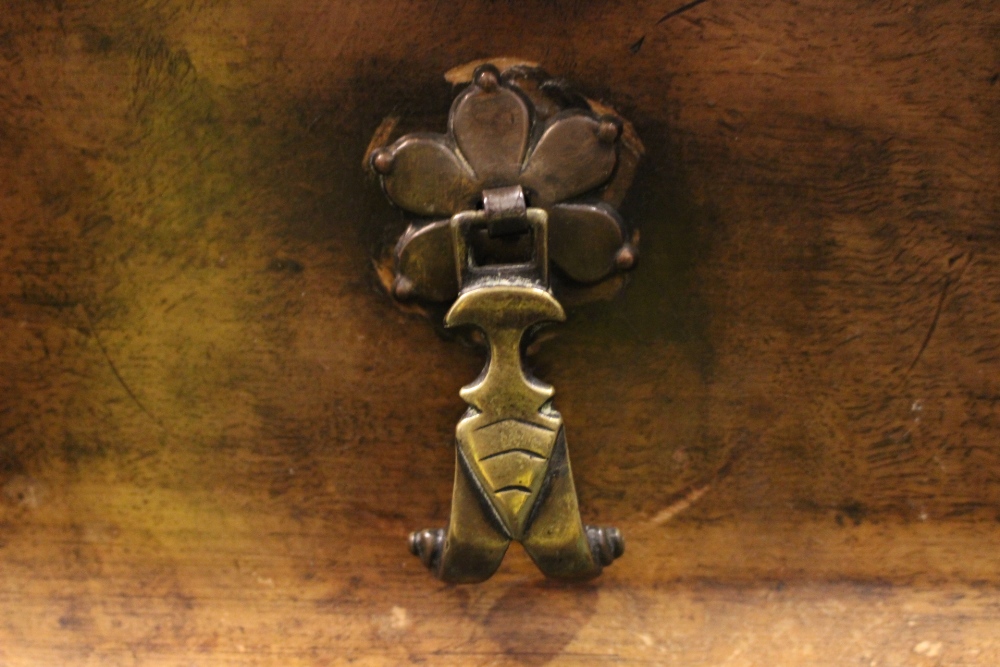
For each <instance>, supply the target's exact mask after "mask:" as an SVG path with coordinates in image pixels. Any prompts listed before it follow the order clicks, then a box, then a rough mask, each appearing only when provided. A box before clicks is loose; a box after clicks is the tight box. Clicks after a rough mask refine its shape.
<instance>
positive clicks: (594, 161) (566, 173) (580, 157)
mask: <svg viewBox="0 0 1000 667" xmlns="http://www.w3.org/2000/svg"><path fill="white" fill-rule="evenodd" d="M600 128H601V122H600V121H599V120H597V119H596V118H594V117H593V116H590V115H588V114H585V113H582V112H579V111H569V112H563V113H560V114H557V115H556V116H554V117H553V118H552V119H551V120H550V121H549V122H548V123H547V126H546V128H545V131H544V132H543V133H542V136H541V138H540V139H539V140H538V143H537V144H535V148H534V150H532V152H531V154H530V155H528V157H527V160H526V162H525V165H524V169H523V171H522V172H521V181H520V182H521V185H522V186H523V187H524V188H525V189H526V190H528V192H529V200H530V204H531V206H541V207H548V206H551V205H553V204H555V203H557V202H561V201H565V200H567V199H569V198H571V197H576V196H577V195H581V194H583V193H585V192H587V191H589V190H592V189H594V188H596V187H598V186H599V185H602V184H603V183H604V182H605V181H607V180H608V179H609V178H610V177H611V174H612V172H613V171H614V168H615V161H616V159H617V158H616V155H617V154H616V151H615V144H614V141H610V142H609V141H602V140H601V139H600V137H599V136H598V134H599V130H600Z"/></svg>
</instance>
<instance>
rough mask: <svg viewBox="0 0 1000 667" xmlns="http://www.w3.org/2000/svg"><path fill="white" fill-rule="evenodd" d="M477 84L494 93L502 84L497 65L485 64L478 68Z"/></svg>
mask: <svg viewBox="0 0 1000 667" xmlns="http://www.w3.org/2000/svg"><path fill="white" fill-rule="evenodd" d="M476 85H477V86H479V88H481V89H482V90H484V91H486V92H487V93H492V92H493V91H494V90H496V89H497V87H498V86H499V85H500V73H499V72H497V70H496V68H495V67H492V66H490V65H483V66H482V67H480V68H479V69H478V70H476Z"/></svg>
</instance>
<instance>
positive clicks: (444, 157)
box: [382, 134, 483, 217]
mask: <svg viewBox="0 0 1000 667" xmlns="http://www.w3.org/2000/svg"><path fill="white" fill-rule="evenodd" d="M388 151H389V156H390V159H391V164H390V165H389V166H388V173H386V174H385V175H384V176H383V178H382V183H383V185H384V187H385V191H386V194H387V195H389V198H390V199H392V201H394V202H395V203H396V205H397V206H399V207H400V208H402V209H404V210H406V211H409V212H410V213H414V214H416V215H423V216H427V217H440V216H446V215H453V214H455V213H458V212H459V211H464V210H466V209H470V208H475V205H476V200H477V198H478V197H479V193H480V192H481V191H482V189H483V188H482V184H481V183H479V182H478V181H477V180H476V177H475V175H474V174H473V173H472V172H471V171H470V170H469V168H468V167H467V166H466V165H465V164H464V163H463V162H462V161H461V160H460V159H459V157H458V156H457V155H456V154H455V148H454V146H452V145H451V144H450V142H449V141H448V140H447V138H446V137H445V136H444V135H440V134H408V135H406V136H404V137H402V138H401V139H400V140H399V141H397V142H396V143H395V144H393V145H392V146H391V147H389V149H388Z"/></svg>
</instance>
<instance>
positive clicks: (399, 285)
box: [392, 276, 413, 301]
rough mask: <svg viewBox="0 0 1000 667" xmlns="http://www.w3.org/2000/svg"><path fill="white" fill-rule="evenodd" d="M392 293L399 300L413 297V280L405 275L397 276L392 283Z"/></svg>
mask: <svg viewBox="0 0 1000 667" xmlns="http://www.w3.org/2000/svg"><path fill="white" fill-rule="evenodd" d="M392 295H393V296H394V297H396V298H397V299H399V300H400V301H408V300H410V299H411V298H413V281H411V280H410V279H409V278H407V277H405V276H397V277H396V279H395V280H394V281H393V283H392Z"/></svg>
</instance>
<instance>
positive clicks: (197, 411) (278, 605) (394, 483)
mask: <svg viewBox="0 0 1000 667" xmlns="http://www.w3.org/2000/svg"><path fill="white" fill-rule="evenodd" d="M683 5H684V3H681V2H677V3H668V2H638V3H634V2H613V1H610V0H609V1H602V0H594V1H591V2H569V1H560V0H553V1H550V2H542V1H538V2H526V3H507V2H490V1H487V0H480V1H466V2H454V3H448V2H432V1H430V0H426V1H424V0H416V1H414V2H396V1H387V2H382V3H378V4H377V5H375V4H373V3H370V2H364V1H362V0H355V1H353V2H351V1H345V0H337V1H334V2H329V3H326V4H317V3H310V2H305V1H302V0H289V1H288V2H282V3H277V2H273V3H271V2H261V1H250V2H245V3H234V2H208V1H205V2H201V1H195V2H180V1H179V0H164V1H162V2H152V1H151V0H136V1H133V2H126V1H124V0H109V1H107V2H101V3H97V2H78V3H63V2H48V1H42V2H35V1H31V2H29V1H27V0H5V1H4V2H3V3H2V6H0V222H2V226H0V262H2V269H0V340H2V341H3V344H2V345H0V489H2V493H0V664H2V665H37V664H66V665H75V664H81V665H83V664H93V665H98V664H99V665H133V664H142V665H147V664H178V665H181V664H184V665H186V664H199V665H201V664H204V665H212V664H241V665H244V664H303V665H326V664H342V663H350V662H354V663H362V664H366V663H371V664H400V663H404V662H407V661H409V662H427V663H431V664H456V665H458V664H508V663H511V664H518V663H520V664H549V663H551V664H566V665H572V664H589V663H602V662H624V663H636V664H667V663H670V664H711V665H721V664H732V665H784V664H787V665H800V664H817V665H823V664H829V665H843V664H865V665H869V664H870V665H904V664H905V665H910V664H914V665H923V664H927V665H932V664H949V665H950V664H956V665H958V664H981V665H994V664H997V663H998V660H1000V645H998V640H997V637H1000V616H998V611H997V607H998V604H1000V593H998V591H997V585H998V584H1000V561H998V558H997V556H996V544H997V540H998V538H1000V483H998V482H1000V445H998V442H997V434H998V426H1000V423H998V422H1000V271H998V268H1000V266H998V264H1000V227H998V224H997V221H998V218H1000V194H998V192H1000V190H998V187H997V183H998V182H1000V111H998V110H1000V104H998V102H1000V99H998V98H1000V10H998V9H997V8H996V6H995V5H994V4H993V3H990V2H985V1H984V2H978V3H977V2H957V1H942V2H911V3H899V2H889V1H875V2H833V1H832V0H806V1H804V2H798V3H791V2H769V1H767V0H747V1H744V2H724V1H722V0H708V1H707V2H701V3H697V2H696V3H690V6H688V7H687V8H686V9H683V11H679V12H677V11H675V10H678V9H681V8H682V6H683ZM664 17H666V18H664ZM661 18H664V20H662V21H661ZM494 55H510V56H515V57H520V58H524V59H527V60H533V61H537V62H540V63H542V64H543V65H544V66H545V67H546V68H548V69H549V70H550V71H551V72H552V73H554V74H557V75H560V76H564V77H566V78H568V79H570V80H572V81H576V82H578V83H580V84H581V86H582V88H583V90H584V92H585V93H586V94H588V95H589V96H591V97H593V98H595V99H600V100H602V101H604V102H606V103H608V104H611V105H613V106H614V107H615V108H617V109H618V110H619V111H621V112H622V113H623V114H624V115H625V116H626V117H628V118H629V119H630V120H632V121H633V122H634V123H635V126H636V129H637V131H638V133H639V134H640V136H641V137H642V139H643V142H644V143H645V145H646V147H647V149H648V154H647V159H646V162H645V164H644V165H643V167H642V169H641V170H640V173H639V177H638V179H637V182H636V184H635V186H634V188H633V192H632V194H631V195H630V198H629V199H628V200H627V201H626V203H625V205H624V207H623V213H624V215H625V216H626V217H627V218H628V219H630V220H632V221H635V222H637V223H638V224H639V225H640V227H641V233H642V244H641V252H642V256H641V260H640V261H641V265H640V267H639V268H638V270H637V271H636V273H635V275H634V278H633V280H632V282H631V284H630V285H629V288H628V290H627V292H626V293H625V295H624V296H623V297H621V298H619V299H617V300H615V301H614V302H611V303H605V304H600V305H594V306H589V307H587V308H584V309H581V310H578V311H576V312H575V313H573V314H572V315H571V317H570V320H569V321H568V322H567V323H566V324H565V325H563V326H562V327H561V330H560V331H561V334H560V336H559V337H557V338H556V339H554V340H551V341H549V342H547V343H546V344H545V345H544V347H543V348H542V350H541V352H539V353H538V354H537V355H536V357H535V358H534V362H535V364H536V368H535V372H536V374H538V375H539V376H540V377H542V378H543V379H545V380H546V381H547V382H550V383H552V384H553V385H554V386H555V387H556V391H557V396H556V403H557V406H558V408H559V410H560V411H561V412H562V414H563V416H564V418H565V420H566V424H567V428H568V436H569V446H570V450H571V452H572V457H573V463H574V473H575V476H576V480H577V485H578V489H579V492H580V500H581V507H582V509H583V512H584V515H585V519H586V520H588V521H591V522H594V523H607V524H615V525H619V526H620V527H621V528H622V529H623V531H624V533H625V535H626V539H627V541H628V547H627V552H626V555H625V557H624V558H623V559H622V560H621V561H619V562H616V563H615V564H614V565H613V566H612V567H611V568H610V569H609V570H608V571H607V572H606V574H605V575H604V576H603V577H602V578H601V579H600V580H599V581H597V582H595V583H593V584H589V585H586V586H582V587H564V586H554V585H550V584H545V583H544V582H541V581H540V580H539V578H538V575H537V574H536V573H535V572H534V570H533V569H532V568H531V566H530V564H528V563H527V562H526V559H525V558H524V556H523V555H521V554H516V553H511V554H510V555H509V556H508V561H507V563H506V564H505V566H504V567H503V569H502V571H501V573H500V575H499V576H498V578H497V579H496V580H495V581H493V582H491V583H488V584H486V585H484V586H480V587H476V588H469V587H446V586H442V585H440V584H438V583H436V582H435V581H434V580H432V579H431V578H429V576H428V575H427V574H426V573H425V572H424V571H422V568H421V567H420V565H419V563H418V562H417V561H416V560H415V559H413V558H412V557H411V556H410V555H409V554H408V553H407V552H406V549H405V539H404V538H405V535H406V533H407V532H408V531H409V530H412V529H415V528H420V527H424V526H430V525H443V524H444V521H445V519H446V514H447V511H448V501H449V494H450V490H451V474H452V465H453V461H454V458H453V450H452V442H451V437H452V433H453V428H454V423H455V421H456V419H457V418H458V416H459V415H460V414H461V412H462V410H463V405H462V402H461V400H460V399H459V398H458V393H457V392H458V389H459V387H460V386H462V385H463V384H465V383H466V382H468V381H469V380H470V379H472V378H473V377H475V375H476V374H477V373H478V372H479V370H480V367H481V364H482V359H481V357H480V356H479V353H478V352H476V351H475V350H470V349H466V348H463V347H462V346H460V345H459V344H457V343H455V342H453V341H447V340H444V339H442V338H441V337H439V336H438V335H437V334H436V333H435V331H434V328H433V327H432V326H431V325H430V324H429V323H428V322H426V321H424V320H422V319H420V318H418V317H414V316H412V315H408V314H406V313H403V312H401V311H400V310H399V309H398V308H396V307H395V306H394V305H393V303H392V302H391V301H390V299H389V298H388V297H387V296H386V295H385V294H384V293H383V292H382V290H381V288H380V287H379V281H378V280H377V278H376V276H375V274H374V270H373V268H372V267H373V265H372V261H373V258H374V257H376V256H377V254H378V253H379V251H380V249H381V248H382V247H383V246H384V244H385V243H386V242H387V240H388V239H390V238H391V235H392V233H393V232H394V231H398V229H399V227H400V224H401V221H400V219H399V215H398V214H397V213H395V212H394V211H392V210H391V209H390V208H389V207H388V205H387V204H386V203H385V201H384V199H383V198H382V195H381V194H380V193H379V192H378V191H377V187H376V186H375V184H374V183H373V182H372V181H371V180H370V179H369V178H368V177H367V176H366V174H365V173H364V171H363V170H362V169H361V157H362V155H363V153H364V151H365V148H366V146H367V145H368V142H369V139H370V138H371V135H372V133H373V132H374V131H375V129H376V127H378V125H379V124H380V123H381V121H382V120H383V119H384V118H385V117H386V116H388V115H396V116H398V117H400V119H401V123H403V124H404V125H406V126H413V127H422V128H425V129H441V128H442V127H443V122H444V118H445V116H446V113H447V108H448V104H449V102H450V100H451V96H452V90H451V87H450V85H449V84H447V83H446V82H445V81H444V79H443V77H442V75H443V73H444V72H445V71H446V70H448V69H449V68H451V67H453V66H455V65H458V64H461V63H464V62H467V61H470V60H473V59H476V58H483V57H488V56H494Z"/></svg>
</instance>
